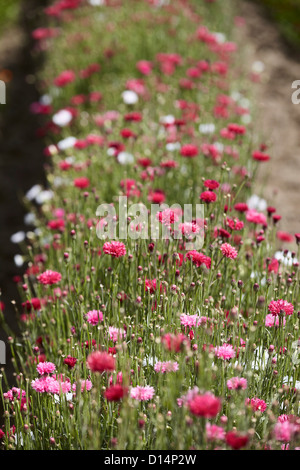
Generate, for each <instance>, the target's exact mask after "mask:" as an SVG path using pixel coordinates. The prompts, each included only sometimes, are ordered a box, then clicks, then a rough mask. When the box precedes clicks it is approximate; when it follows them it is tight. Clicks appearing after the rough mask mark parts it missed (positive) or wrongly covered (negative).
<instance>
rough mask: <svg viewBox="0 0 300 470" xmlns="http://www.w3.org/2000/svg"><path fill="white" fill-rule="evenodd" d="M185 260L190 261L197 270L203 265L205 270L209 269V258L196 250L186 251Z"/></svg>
mask: <svg viewBox="0 0 300 470" xmlns="http://www.w3.org/2000/svg"><path fill="white" fill-rule="evenodd" d="M186 258H187V259H191V260H192V261H193V263H194V264H195V265H196V266H197V268H198V267H200V266H201V265H202V264H204V265H205V266H206V267H207V269H210V266H211V259H210V257H209V256H206V255H204V254H203V253H199V252H198V251H196V250H192V251H188V252H187V254H186Z"/></svg>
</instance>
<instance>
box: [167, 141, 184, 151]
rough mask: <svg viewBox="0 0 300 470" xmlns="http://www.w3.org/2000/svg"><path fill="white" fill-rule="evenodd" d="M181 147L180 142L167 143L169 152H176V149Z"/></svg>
mask: <svg viewBox="0 0 300 470" xmlns="http://www.w3.org/2000/svg"><path fill="white" fill-rule="evenodd" d="M180 147H181V145H180V143H179V142H170V143H169V144H167V145H166V150H168V151H169V152H174V151H175V150H179V149H180Z"/></svg>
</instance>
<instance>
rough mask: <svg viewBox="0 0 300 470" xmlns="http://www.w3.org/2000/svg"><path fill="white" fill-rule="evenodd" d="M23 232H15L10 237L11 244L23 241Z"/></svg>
mask: <svg viewBox="0 0 300 470" xmlns="http://www.w3.org/2000/svg"><path fill="white" fill-rule="evenodd" d="M25 236H26V235H25V232H22V231H20V232H16V233H14V234H13V235H12V236H11V237H10V241H11V242H12V243H21V242H23V241H24V240H25Z"/></svg>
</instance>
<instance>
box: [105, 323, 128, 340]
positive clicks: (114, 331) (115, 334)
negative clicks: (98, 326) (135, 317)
mask: <svg viewBox="0 0 300 470" xmlns="http://www.w3.org/2000/svg"><path fill="white" fill-rule="evenodd" d="M108 330H109V331H108V334H109V338H110V339H111V340H112V341H113V342H114V343H116V342H117V341H118V340H121V339H122V338H125V336H126V331H124V330H123V328H115V327H114V326H110V327H109V329H108Z"/></svg>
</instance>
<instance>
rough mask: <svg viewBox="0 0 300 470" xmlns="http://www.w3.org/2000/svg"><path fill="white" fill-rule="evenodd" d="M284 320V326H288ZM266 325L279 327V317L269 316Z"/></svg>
mask: <svg viewBox="0 0 300 470" xmlns="http://www.w3.org/2000/svg"><path fill="white" fill-rule="evenodd" d="M282 320H283V322H282V324H283V326H284V325H285V324H286V320H285V318H283V319H282ZM265 325H266V326H267V327H272V326H279V317H277V316H275V315H272V314H268V315H267V316H266V320H265Z"/></svg>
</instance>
